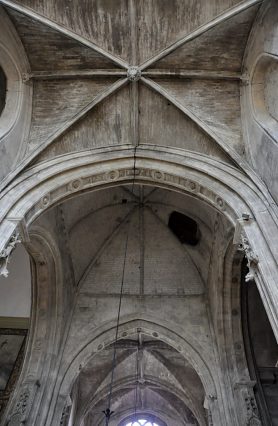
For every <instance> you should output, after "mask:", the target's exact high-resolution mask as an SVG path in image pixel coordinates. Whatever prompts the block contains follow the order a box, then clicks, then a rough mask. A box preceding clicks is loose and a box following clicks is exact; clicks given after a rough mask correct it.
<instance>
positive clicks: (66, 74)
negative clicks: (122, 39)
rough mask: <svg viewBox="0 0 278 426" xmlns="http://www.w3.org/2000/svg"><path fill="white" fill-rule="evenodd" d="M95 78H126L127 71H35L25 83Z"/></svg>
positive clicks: (27, 77) (28, 76) (27, 76)
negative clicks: (32, 80) (29, 81)
mask: <svg viewBox="0 0 278 426" xmlns="http://www.w3.org/2000/svg"><path fill="white" fill-rule="evenodd" d="M94 77H126V71H125V70H119V69H95V70H76V71H75V70H59V71H33V72H31V73H30V74H28V75H26V78H25V81H28V80H31V79H34V80H66V79H77V78H94Z"/></svg>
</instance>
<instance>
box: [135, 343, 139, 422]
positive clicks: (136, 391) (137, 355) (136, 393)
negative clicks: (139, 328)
mask: <svg viewBox="0 0 278 426" xmlns="http://www.w3.org/2000/svg"><path fill="white" fill-rule="evenodd" d="M138 381H139V335H138V342H137V348H136V364H135V403H134V418H136V414H137V401H138Z"/></svg>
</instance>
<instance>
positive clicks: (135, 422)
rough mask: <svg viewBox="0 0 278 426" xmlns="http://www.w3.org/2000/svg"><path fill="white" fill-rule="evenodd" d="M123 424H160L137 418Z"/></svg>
mask: <svg viewBox="0 0 278 426" xmlns="http://www.w3.org/2000/svg"><path fill="white" fill-rule="evenodd" d="M125 426H160V425H159V424H157V423H154V422H152V421H150V420H146V419H137V420H134V421H133V422H130V421H129V422H128V423H126V425H125Z"/></svg>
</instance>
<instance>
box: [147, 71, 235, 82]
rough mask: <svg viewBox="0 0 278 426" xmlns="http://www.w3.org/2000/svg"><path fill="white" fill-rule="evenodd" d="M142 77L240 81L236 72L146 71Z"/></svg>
mask: <svg viewBox="0 0 278 426" xmlns="http://www.w3.org/2000/svg"><path fill="white" fill-rule="evenodd" d="M142 76H143V77H151V78H155V77H159V78H169V77H172V78H173V77H174V78H175V77H176V78H195V79H206V80H242V79H243V77H242V76H241V73H240V72H236V71H234V72H233V71H209V70H187V69H148V70H146V71H143V72H142Z"/></svg>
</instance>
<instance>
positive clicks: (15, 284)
mask: <svg viewBox="0 0 278 426" xmlns="http://www.w3.org/2000/svg"><path fill="white" fill-rule="evenodd" d="M8 269H9V276H8V277H7V278H5V277H2V276H1V277H0V316H2V317H29V316H30V310H31V271H30V260H29V256H28V254H27V252H26V250H25V248H24V246H23V245H22V244H19V245H18V246H17V247H16V249H15V250H14V252H13V254H12V257H11V260H10V263H9V267H8Z"/></svg>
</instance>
